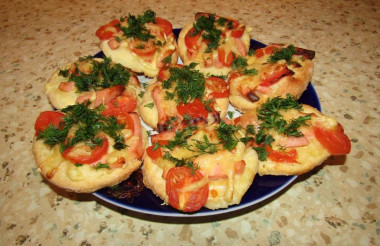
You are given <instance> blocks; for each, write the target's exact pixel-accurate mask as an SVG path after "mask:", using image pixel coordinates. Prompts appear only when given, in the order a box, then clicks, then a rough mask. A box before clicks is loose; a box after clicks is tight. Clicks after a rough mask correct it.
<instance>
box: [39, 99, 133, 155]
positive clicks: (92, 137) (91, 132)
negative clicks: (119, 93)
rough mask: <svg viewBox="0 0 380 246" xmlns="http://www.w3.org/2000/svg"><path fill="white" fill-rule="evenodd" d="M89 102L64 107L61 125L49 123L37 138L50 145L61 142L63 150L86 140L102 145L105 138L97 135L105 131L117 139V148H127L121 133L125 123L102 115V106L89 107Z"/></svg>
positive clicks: (88, 142) (93, 144)
mask: <svg viewBox="0 0 380 246" xmlns="http://www.w3.org/2000/svg"><path fill="white" fill-rule="evenodd" d="M88 104H89V103H88V102H87V103H84V104H75V105H71V106H68V107H66V108H64V109H62V112H63V113H65V116H64V117H63V122H62V123H61V125H60V126H59V127H58V128H57V127H55V126H53V125H49V126H48V127H47V128H46V129H45V130H43V131H40V132H39V134H38V136H37V139H43V140H44V143H45V144H47V145H49V146H54V145H56V144H60V150H61V152H63V151H64V150H65V149H67V148H69V147H72V146H74V145H75V144H77V143H79V142H84V143H85V144H86V145H88V146H91V147H92V148H93V147H95V146H98V145H101V144H102V143H103V138H102V137H99V136H97V135H98V133H100V132H104V133H106V134H107V135H108V136H110V137H111V138H113V139H114V140H115V144H114V148H115V149H119V150H120V149H123V148H125V147H126V145H125V140H124V137H123V135H122V134H121V130H122V129H124V125H122V124H120V123H118V122H117V119H116V118H115V117H106V116H103V115H101V114H100V112H101V110H102V109H101V108H96V109H89V108H88ZM73 127H75V129H76V130H75V132H74V134H72V136H71V134H70V137H68V134H69V131H70V130H71V129H72V128H73Z"/></svg>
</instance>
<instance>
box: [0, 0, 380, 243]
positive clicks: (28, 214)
mask: <svg viewBox="0 0 380 246" xmlns="http://www.w3.org/2000/svg"><path fill="white" fill-rule="evenodd" d="M111 2H112V3H111ZM209 2H216V1H206V0H201V1H197V0H192V1H183V2H181V1H174V0H167V1H160V0H155V1H109V2H107V1H99V0H97V1H93V0H88V1H58V0H47V1H41V0H37V1H2V2H1V3H0V21H1V25H0V30H1V33H2V35H1V36H0V40H1V45H0V56H1V60H0V105H1V118H0V128H1V131H0V134H1V135H0V136H1V138H0V157H1V167H0V185H1V186H0V187H1V190H0V235H1V236H0V244H1V245H106V244H107V245H256V244H257V245H323V244H330V245H379V244H380V220H379V217H380V208H379V206H380V194H379V183H380V176H379V171H380V165H379V161H380V158H379V150H380V144H379V143H380V141H379V138H380V114H379V109H378V106H379V103H380V88H379V85H380V2H379V1H374V0H373V1H370V0H368V1H359V0H356V1H355V0H353V1H342V0H336V1H327V0H317V1H290V0H289V1H278V2H277V3H273V2H274V1H237V0H236V1H233V2H232V1H224V2H220V3H217V4H214V3H209ZM269 2H271V3H269ZM147 8H151V9H152V10H154V11H155V12H156V13H157V14H158V15H162V16H164V17H166V18H167V19H169V20H171V21H172V23H173V24H174V27H181V26H184V25H185V24H186V23H188V22H190V21H191V20H192V18H193V14H194V13H195V12H198V11H206V12H215V13H217V14H219V15H224V16H232V17H235V18H239V19H240V20H242V21H244V22H245V23H246V24H248V25H250V26H252V28H253V31H252V35H253V38H254V39H256V40H259V41H261V42H263V43H270V42H286V43H293V44H295V45H296V46H300V47H304V48H308V49H313V50H315V51H316V52H317V53H316V54H317V55H316V58H315V60H314V61H315V73H314V77H313V79H312V82H313V85H314V87H315V89H316V91H317V93H318V95H319V98H320V102H321V105H322V110H323V112H324V113H325V114H328V115H331V116H333V117H335V118H336V119H337V120H338V121H339V122H340V123H341V124H342V125H343V126H344V127H345V130H346V133H347V134H348V135H349V137H350V139H351V141H352V151H351V153H350V154H349V155H347V156H346V157H344V158H331V159H329V160H328V161H326V163H325V165H322V166H321V167H319V168H317V169H315V170H313V171H312V172H311V173H309V174H307V175H304V176H301V177H298V178H297V180H296V181H295V182H294V183H293V184H292V185H291V186H290V187H289V188H288V189H286V190H285V191H283V192H281V193H280V194H278V195H277V196H275V197H273V198H271V199H269V200H266V201H264V202H262V203H260V204H258V205H254V206H251V207H249V208H247V209H244V210H242V211H238V212H234V213H231V214H227V215H223V216H215V217H212V218H208V217H202V218H190V219H187V218H182V219H181V218H165V217H157V216H150V215H145V214H140V213H136V212H132V211H128V210H124V209H120V208H118V207H115V206H112V205H109V204H107V203H105V202H103V201H101V200H99V199H97V198H96V197H94V196H92V195H76V194H72V193H66V192H62V191H60V190H57V189H55V188H53V187H51V186H49V185H48V184H47V183H46V182H45V181H44V180H43V179H42V177H41V176H40V175H39V173H38V171H37V168H36V165H35V162H34V159H33V155H32V152H31V143H32V138H33V134H34V130H33V124H34V121H35V119H36V117H37V116H38V114H39V113H40V112H41V111H43V110H49V109H51V106H50V105H49V103H48V100H47V97H46V96H45V95H44V92H43V87H44V84H45V83H46V81H47V80H48V78H49V77H50V76H51V74H52V73H53V71H55V70H56V69H57V68H58V67H59V66H62V65H63V64H66V63H67V62H69V61H72V60H74V59H76V58H77V57H78V56H85V55H88V54H95V53H97V52H98V51H99V48H98V40H97V38H96V37H95V35H94V33H95V31H96V29H97V28H98V26H99V25H101V24H104V23H106V22H108V21H109V20H111V19H113V18H118V17H120V16H122V15H125V14H128V13H132V14H139V13H141V12H143V11H144V10H146V9H147ZM175 242H177V244H174V243H175Z"/></svg>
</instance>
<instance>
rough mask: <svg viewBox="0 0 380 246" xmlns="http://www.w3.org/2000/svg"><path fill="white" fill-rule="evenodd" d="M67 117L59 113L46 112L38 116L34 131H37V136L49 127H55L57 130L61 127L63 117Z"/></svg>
mask: <svg viewBox="0 0 380 246" xmlns="http://www.w3.org/2000/svg"><path fill="white" fill-rule="evenodd" d="M64 116H65V115H64V114H63V113H61V112H59V111H44V112H41V113H40V115H39V116H38V118H37V120H36V122H35V123H34V130H36V136H37V135H38V134H39V132H40V131H43V130H45V129H46V128H47V127H48V126H49V125H53V126H55V127H57V128H59V127H60V124H61V122H63V119H62V118H63V117H64Z"/></svg>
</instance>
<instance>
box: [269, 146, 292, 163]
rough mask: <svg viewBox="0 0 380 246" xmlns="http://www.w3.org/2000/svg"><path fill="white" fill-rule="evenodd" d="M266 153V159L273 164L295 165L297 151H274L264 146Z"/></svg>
mask: <svg viewBox="0 0 380 246" xmlns="http://www.w3.org/2000/svg"><path fill="white" fill-rule="evenodd" d="M265 149H266V151H267V152H268V158H269V159H271V160H272V161H275V162H286V163H296V162H297V150H296V149H291V150H289V151H276V150H273V149H272V148H271V147H269V146H268V145H266V146H265Z"/></svg>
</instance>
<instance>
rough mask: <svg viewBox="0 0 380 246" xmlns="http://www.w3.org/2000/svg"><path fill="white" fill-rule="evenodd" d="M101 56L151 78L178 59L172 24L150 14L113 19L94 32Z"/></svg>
mask: <svg viewBox="0 0 380 246" xmlns="http://www.w3.org/2000/svg"><path fill="white" fill-rule="evenodd" d="M96 36H97V37H98V38H99V39H100V48H101V50H102V51H103V53H104V54H105V55H106V56H107V57H110V58H112V60H114V61H115V62H118V63H121V64H122V65H123V66H125V67H127V68H130V69H132V71H134V72H136V73H144V74H145V75H146V76H147V77H154V76H156V75H157V73H158V71H159V70H160V69H161V68H163V67H164V66H166V65H167V64H175V63H177V59H178V52H177V42H176V38H175V35H174V34H173V27H172V24H171V23H170V22H169V21H168V20H166V19H164V18H160V17H157V16H156V13H154V12H153V11H151V10H147V11H145V13H144V14H142V15H139V16H137V17H136V16H134V15H129V16H128V17H123V18H120V19H119V20H118V19H115V20H113V21H111V22H110V23H108V24H106V25H104V26H101V27H100V28H99V29H98V30H97V31H96Z"/></svg>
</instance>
